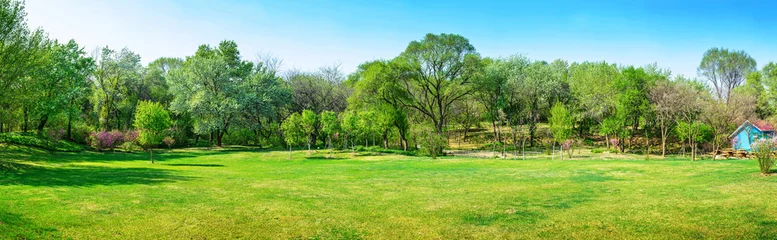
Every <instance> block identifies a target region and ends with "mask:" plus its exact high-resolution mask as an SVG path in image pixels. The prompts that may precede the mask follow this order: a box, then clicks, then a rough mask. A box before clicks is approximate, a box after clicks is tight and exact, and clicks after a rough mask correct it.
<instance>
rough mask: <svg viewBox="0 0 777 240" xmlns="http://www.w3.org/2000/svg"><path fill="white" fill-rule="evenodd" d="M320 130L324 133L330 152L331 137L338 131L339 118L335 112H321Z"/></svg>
mask: <svg viewBox="0 0 777 240" xmlns="http://www.w3.org/2000/svg"><path fill="white" fill-rule="evenodd" d="M321 132H322V133H323V134H324V135H326V140H327V144H328V147H329V149H330V154H331V149H332V137H334V136H336V134H338V133H339V132H340V120H339V119H337V114H335V113H334V112H332V111H324V112H322V113H321Z"/></svg>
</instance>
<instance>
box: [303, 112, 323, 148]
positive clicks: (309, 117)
mask: <svg viewBox="0 0 777 240" xmlns="http://www.w3.org/2000/svg"><path fill="white" fill-rule="evenodd" d="M301 116H302V118H301V120H300V123H301V124H302V131H303V132H304V133H305V135H306V136H307V142H308V152H309V151H310V145H311V144H312V145H316V139H315V136H314V133H315V132H316V129H318V128H319V127H318V125H319V124H320V122H319V121H318V115H316V113H315V112H313V111H311V110H303V111H302V115H301Z"/></svg>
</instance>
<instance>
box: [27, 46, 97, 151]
mask: <svg viewBox="0 0 777 240" xmlns="http://www.w3.org/2000/svg"><path fill="white" fill-rule="evenodd" d="M46 59H47V60H46V62H45V65H46V66H45V67H42V68H41V69H40V70H39V73H40V74H39V75H37V76H36V77H34V78H31V81H30V83H31V84H32V85H33V86H32V89H34V91H33V92H32V93H30V94H31V98H32V99H34V104H35V105H34V109H33V110H34V113H35V114H36V115H37V117H38V127H37V131H38V134H39V135H40V134H42V133H43V128H44V127H45V126H46V123H48V121H49V119H50V118H51V117H52V116H55V115H58V114H60V113H66V114H68V134H67V138H70V124H71V123H70V122H71V121H72V110H71V108H74V107H75V108H77V107H78V106H77V105H76V104H77V101H78V100H79V99H82V97H83V95H85V94H86V92H87V89H88V87H89V85H88V79H87V78H88V76H89V75H90V74H91V73H92V70H93V69H94V62H93V61H92V59H91V58H89V57H86V56H85V53H84V51H83V48H81V47H79V46H78V44H76V42H75V41H73V40H70V41H69V42H68V43H66V44H60V43H58V42H56V41H55V42H54V43H52V45H51V49H50V50H49V53H48V56H47V58H46ZM74 105H75V106H74Z"/></svg>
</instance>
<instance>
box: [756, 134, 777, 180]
mask: <svg viewBox="0 0 777 240" xmlns="http://www.w3.org/2000/svg"><path fill="white" fill-rule="evenodd" d="M774 143H775V141H773V140H769V139H760V140H757V141H756V142H755V143H753V153H755V158H756V159H757V160H758V167H759V168H760V169H761V174H763V175H767V174H769V173H770V172H771V169H772V166H774V157H773V156H772V152H773V148H774V145H775V144H774Z"/></svg>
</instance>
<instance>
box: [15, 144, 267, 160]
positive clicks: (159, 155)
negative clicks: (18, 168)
mask: <svg viewBox="0 0 777 240" xmlns="http://www.w3.org/2000/svg"><path fill="white" fill-rule="evenodd" d="M261 151H263V150H262V149H257V148H245V147H228V148H222V149H214V150H206V149H178V150H172V151H171V150H161V149H159V150H154V160H156V161H161V162H163V161H165V160H174V159H181V158H195V157H200V156H205V155H208V156H213V155H222V154H232V153H238V152H261ZM0 159H7V160H24V161H32V162H48V163H69V162H114V161H150V158H149V154H148V152H143V151H137V152H131V153H130V152H120V151H113V152H112V151H106V152H91V151H83V152H78V153H65V152H56V153H50V152H47V151H43V150H40V149H35V148H29V147H18V146H10V145H7V146H0Z"/></svg>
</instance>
